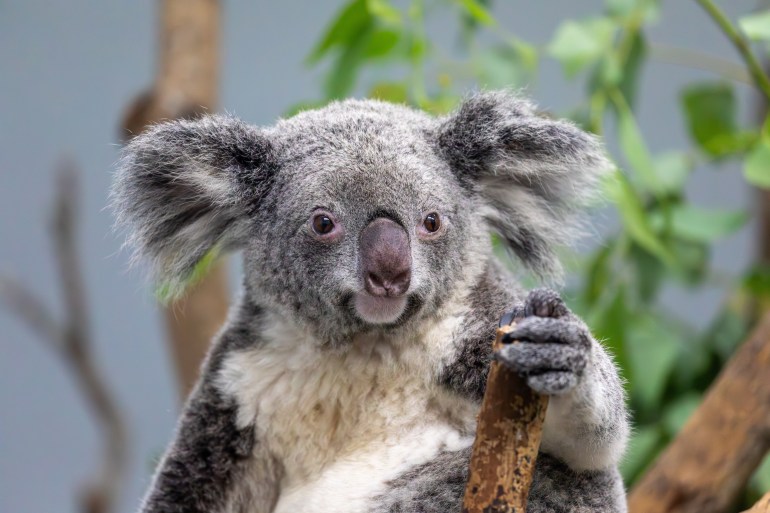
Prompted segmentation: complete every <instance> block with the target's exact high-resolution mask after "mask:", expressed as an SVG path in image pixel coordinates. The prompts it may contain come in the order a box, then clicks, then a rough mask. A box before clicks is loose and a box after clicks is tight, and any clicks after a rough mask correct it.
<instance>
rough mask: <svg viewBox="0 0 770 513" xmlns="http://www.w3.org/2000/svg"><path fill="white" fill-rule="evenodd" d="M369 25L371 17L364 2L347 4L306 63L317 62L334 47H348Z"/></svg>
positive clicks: (358, 0)
mask: <svg viewBox="0 0 770 513" xmlns="http://www.w3.org/2000/svg"><path fill="white" fill-rule="evenodd" d="M371 23H372V15H371V13H370V11H369V9H368V8H367V4H366V0H353V1H351V2H348V4H347V5H345V6H344V7H343V8H342V10H341V11H340V12H339V14H338V15H337V17H336V18H335V20H334V22H332V24H331V26H330V27H329V28H328V29H327V30H326V32H325V34H324V36H323V37H322V38H321V41H320V42H319V43H318V44H317V45H316V47H315V49H314V50H313V51H312V52H311V54H310V56H308V58H307V62H308V63H309V64H313V63H316V62H318V61H319V60H320V59H321V58H322V57H324V56H325V55H326V54H327V53H328V52H329V50H331V49H332V48H334V47H335V46H343V47H347V46H350V45H351V44H352V43H354V42H355V41H356V40H357V39H358V38H359V37H360V34H361V32H362V31H364V30H365V29H366V27H367V26H369V25H371Z"/></svg>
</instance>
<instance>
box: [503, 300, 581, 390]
mask: <svg viewBox="0 0 770 513" xmlns="http://www.w3.org/2000/svg"><path fill="white" fill-rule="evenodd" d="M509 317H510V316H509ZM512 320H513V321H514V322H515V324H516V326H515V328H514V329H513V330H512V331H511V332H510V333H508V334H507V335H506V337H505V338H504V339H503V342H506V343H507V345H506V346H505V347H503V348H502V349H500V350H499V351H498V352H496V353H495V358H496V359H497V360H499V361H500V362H502V363H503V364H504V365H506V366H508V367H509V368H511V369H513V370H514V371H516V372H518V373H519V374H521V375H522V376H524V377H525V378H526V379H527V384H528V385H529V386H530V387H531V388H532V389H533V390H535V391H537V392H539V393H541V394H548V395H558V394H563V393H565V392H568V391H569V390H571V389H572V388H574V387H575V385H577V384H578V382H579V380H580V378H581V377H582V375H583V371H584V370H585V368H586V365H587V364H588V359H589V353H590V351H591V334H590V333H589V332H588V329H587V328H586V326H585V325H584V324H583V323H582V322H581V321H580V320H579V319H578V318H577V317H576V316H575V315H573V314H572V313H571V312H570V311H569V309H568V308H567V306H566V305H565V304H564V301H563V300H562V299H561V297H560V296H559V294H558V293H556V292H555V291H553V290H549V289H536V290H533V291H532V292H530V293H529V296H528V297H527V300H526V302H525V303H524V305H521V306H519V307H517V308H515V309H514V311H513V318H512ZM514 341H515V342H516V343H513V342H514Z"/></svg>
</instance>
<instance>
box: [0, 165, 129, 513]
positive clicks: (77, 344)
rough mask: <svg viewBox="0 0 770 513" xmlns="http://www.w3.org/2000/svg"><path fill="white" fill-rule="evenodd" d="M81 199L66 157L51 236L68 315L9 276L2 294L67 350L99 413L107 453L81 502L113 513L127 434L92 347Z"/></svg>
mask: <svg viewBox="0 0 770 513" xmlns="http://www.w3.org/2000/svg"><path fill="white" fill-rule="evenodd" d="M77 204H78V174H77V170H76V169H75V166H74V165H73V164H72V163H71V162H64V163H62V165H61V166H60V169H59V171H58V174H57V197H56V201H55V204H54V206H55V208H54V211H53V216H52V223H51V236H52V238H53V241H54V249H55V258H56V263H57V267H58V274H59V280H60V283H61V291H62V294H63V299H64V304H65V313H66V321H65V322H64V323H59V322H57V321H56V320H55V319H54V318H53V316H52V315H51V314H50V312H49V310H48V309H47V308H46V307H45V305H44V304H43V302H42V301H40V300H39V299H38V298H37V297H36V296H35V295H34V294H33V293H32V292H30V291H29V290H27V289H26V288H25V287H23V286H22V285H20V284H18V283H16V282H15V281H14V280H12V279H10V278H7V277H5V278H4V277H0V298H2V299H3V300H4V302H5V303H6V304H7V305H8V308H9V309H10V310H12V311H14V312H16V313H17V314H18V315H19V317H21V318H22V319H23V320H24V321H26V322H27V324H28V325H29V326H30V328H31V329H32V330H33V331H35V332H37V333H38V334H39V335H40V336H41V338H43V339H44V340H46V341H47V342H49V343H50V344H51V346H52V347H53V348H55V349H56V350H57V352H58V353H59V354H61V355H62V357H63V358H64V359H65V361H66V362H67V365H68V366H69V367H70V369H71V370H72V373H73V374H74V376H75V378H76V381H77V384H78V386H79V387H80V390H81V392H82V394H83V395H84V397H85V398H86V401H87V402H88V404H89V406H90V407H91V410H92V411H93V413H94V415H95V416H96V418H97V421H98V423H99V426H100V428H101V429H102V431H103V433H104V439H105V442H104V443H105V446H104V456H103V462H102V467H101V469H100V470H99V472H98V473H97V474H96V477H95V478H94V480H93V481H92V483H91V484H90V485H89V486H88V488H87V489H86V490H85V494H84V495H83V497H82V503H81V507H82V511H83V512H84V513H109V512H111V511H114V510H115V503H116V500H117V497H118V496H119V491H120V488H121V485H122V484H123V478H124V475H125V468H126V461H127V458H126V455H127V453H128V451H127V438H126V432H125V424H124V421H123V418H122V415H121V414H120V410H119V409H118V407H117V403H116V401H115V399H114V398H113V396H112V394H111V393H110V391H109V388H108V387H107V385H106V382H105V381H104V379H103V377H102V375H101V374H100V372H99V371H98V369H97V365H96V363H95V362H94V359H93V356H92V353H91V334H90V330H89V319H88V307H87V304H86V300H85V287H84V282H83V277H82V273H81V265H80V260H79V257H78V252H77V247H76V235H77V230H76V207H77Z"/></svg>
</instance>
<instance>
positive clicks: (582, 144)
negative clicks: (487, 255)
mask: <svg viewBox="0 0 770 513" xmlns="http://www.w3.org/2000/svg"><path fill="white" fill-rule="evenodd" d="M436 140H437V144H438V147H439V152H440V154H441V155H442V156H443V157H444V158H445V159H446V160H447V161H448V162H449V165H450V166H451V168H452V170H453V172H454V173H455V174H456V176H457V177H458V179H459V180H460V183H461V184H463V186H465V187H467V188H469V189H471V190H473V191H476V192H478V193H479V194H480V195H481V196H482V201H483V203H484V206H485V210H486V211H485V216H486V218H487V219H488V222H489V223H490V226H491V227H492V229H493V230H495V231H497V232H498V233H499V234H500V236H501V237H502V238H503V240H504V241H505V242H506V243H507V244H508V245H509V246H510V248H511V249H512V250H513V251H514V252H515V253H516V255H517V256H518V257H519V258H520V259H521V260H523V261H524V262H525V263H526V264H528V265H529V266H530V267H531V268H532V269H533V270H535V271H536V272H538V273H539V274H541V275H545V276H549V275H550V276H559V275H560V273H561V266H560V264H559V262H558V259H557V258H556V255H555V251H554V249H555V246H556V245H558V244H563V243H567V242H569V240H570V239H571V238H572V236H573V235H574V234H575V233H576V231H579V230H578V226H577V225H576V223H575V219H576V218H577V216H576V214H577V213H578V210H580V207H582V206H584V205H585V203H586V200H587V199H588V198H590V197H591V196H592V195H593V194H595V193H596V191H597V189H598V187H597V185H598V183H597V182H598V181H599V179H600V178H601V176H602V175H604V174H605V173H607V172H609V171H610V170H611V169H612V168H613V167H612V165H611V164H610V163H609V161H608V160H607V159H606V158H605V156H604V151H603V149H602V145H601V144H600V143H599V141H598V140H597V139H596V138H595V137H594V136H592V135H589V134H587V133H585V132H583V131H582V130H580V129H579V128H577V127H576V126H574V125H573V124H571V123H569V122H565V121H555V120H552V119H547V118H543V117H540V116H538V115H537V114H536V113H535V108H534V106H533V105H532V104H531V103H529V102H527V101H526V100H523V99H521V98H518V97H517V96H515V95H514V94H512V93H510V92H507V91H498V92H486V93H480V94H477V95H475V96H472V97H470V98H468V99H467V100H465V102H464V103H463V104H462V105H461V106H460V108H459V109H458V110H457V111H456V112H455V113H454V114H452V115H450V116H449V117H447V118H446V119H444V120H442V122H441V125H440V127H439V129H438V133H437V139H436Z"/></svg>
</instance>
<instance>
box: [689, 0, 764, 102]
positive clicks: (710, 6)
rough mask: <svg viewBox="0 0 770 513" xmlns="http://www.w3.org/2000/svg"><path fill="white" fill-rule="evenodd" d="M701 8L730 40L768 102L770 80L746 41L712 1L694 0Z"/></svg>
mask: <svg viewBox="0 0 770 513" xmlns="http://www.w3.org/2000/svg"><path fill="white" fill-rule="evenodd" d="M696 1H697V2H698V3H699V4H700V5H701V7H703V9H704V10H705V11H706V12H707V13H708V14H709V16H711V18H712V19H713V20H714V21H715V22H716V24H717V25H718V26H719V28H721V29H722V32H724V33H725V35H726V36H727V37H728V38H729V39H730V41H731V42H732V43H733V46H735V48H736V49H737V50H738V53H740V54H741V57H742V58H743V60H744V61H745V62H746V66H747V67H748V68H749V73H750V74H751V78H752V79H753V81H754V85H755V86H756V87H757V88H758V89H759V90H760V91H761V92H762V94H764V95H765V97H766V98H767V99H768V100H770V79H768V78H767V75H765V72H764V70H763V69H762V65H761V64H760V63H759V60H758V59H757V57H756V56H755V55H754V53H753V52H752V51H751V47H750V46H749V42H748V40H746V38H745V37H744V36H743V34H741V33H740V32H739V31H738V29H737V28H736V27H735V26H734V25H733V24H732V23H731V22H730V20H729V19H728V17H727V16H726V15H725V13H724V12H722V10H721V9H720V8H719V7H717V5H716V4H715V3H714V2H713V1H712V0H696Z"/></svg>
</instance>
